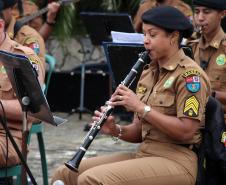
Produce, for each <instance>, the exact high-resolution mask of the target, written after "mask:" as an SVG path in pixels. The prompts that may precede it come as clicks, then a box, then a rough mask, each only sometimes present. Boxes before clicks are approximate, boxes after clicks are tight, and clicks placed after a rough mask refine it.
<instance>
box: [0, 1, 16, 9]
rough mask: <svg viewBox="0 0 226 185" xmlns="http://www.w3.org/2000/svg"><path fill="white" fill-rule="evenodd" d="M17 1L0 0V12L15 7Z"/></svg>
mask: <svg viewBox="0 0 226 185" xmlns="http://www.w3.org/2000/svg"><path fill="white" fill-rule="evenodd" d="M16 2H17V0H0V6H2V7H1V10H4V9H7V8H10V7H12V6H13V5H15V4H16Z"/></svg>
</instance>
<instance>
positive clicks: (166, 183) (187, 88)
mask: <svg viewBox="0 0 226 185" xmlns="http://www.w3.org/2000/svg"><path fill="white" fill-rule="evenodd" d="M142 20H143V31H144V35H145V38H144V45H145V48H146V49H148V50H150V54H149V55H150V58H151V59H152V62H151V63H150V64H149V65H147V66H145V68H144V70H143V73H142V75H141V78H140V80H139V82H138V85H137V92H136V94H135V93H133V91H131V90H130V89H128V88H127V87H125V86H123V85H120V86H119V87H118V88H117V89H116V91H115V93H114V94H113V95H112V97H111V99H110V101H109V104H110V105H112V106H118V105H122V106H124V107H125V108H126V109H127V110H130V111H133V112H134V113H135V114H134V119H133V122H132V123H131V124H128V125H124V126H120V125H119V124H115V123H114V117H113V116H110V117H108V120H107V122H106V123H105V125H104V126H103V127H102V132H103V133H105V134H108V135H112V136H115V137H117V136H120V139H122V140H125V141H129V142H134V143H135V142H141V144H140V146H139V148H138V150H137V152H136V153H135V154H131V153H124V154H119V153H117V154H113V155H109V156H102V157H95V158H89V159H87V160H83V161H82V162H81V165H80V172H79V173H78V174H77V173H74V172H71V171H70V170H68V169H67V168H66V167H60V168H59V169H58V170H57V171H56V173H55V175H54V177H53V179H52V180H53V182H55V181H56V180H61V181H63V182H64V183H65V184H74V185H76V184H79V185H97V184H103V185H113V184H114V185H128V184H130V185H138V184H140V185H156V184H158V185H194V184H195V180H196V173H197V156H196V154H195V153H194V152H193V151H192V147H193V145H195V144H198V143H199V142H200V140H201V138H200V132H199V128H200V127H201V126H202V124H203V123H204V122H203V121H204V112H205V105H206V102H207V100H208V96H209V94H210V85H209V80H208V77H207V76H206V75H205V73H204V72H203V71H202V69H201V68H200V67H199V66H198V65H197V64H196V63H195V62H194V61H193V60H191V59H190V58H189V57H187V56H186V55H185V54H184V52H183V50H182V49H180V48H179V43H180V41H181V39H182V37H189V36H190V35H191V33H192V30H193V27H192V25H191V24H190V23H189V21H188V19H187V18H186V17H185V16H184V15H183V14H182V13H181V12H180V11H179V10H177V9H175V8H173V7H169V6H161V7H156V8H153V9H151V10H148V11H147V12H145V13H144V15H143V16H142ZM102 111H104V110H103V109H102ZM101 114H102V113H101V111H95V115H94V117H93V120H94V121H95V120H98V119H99V117H100V116H101Z"/></svg>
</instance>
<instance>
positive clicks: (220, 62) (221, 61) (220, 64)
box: [216, 54, 226, 66]
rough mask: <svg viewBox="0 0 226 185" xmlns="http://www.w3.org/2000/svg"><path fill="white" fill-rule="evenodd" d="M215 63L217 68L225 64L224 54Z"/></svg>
mask: <svg viewBox="0 0 226 185" xmlns="http://www.w3.org/2000/svg"><path fill="white" fill-rule="evenodd" d="M216 63H217V65H219V66H222V65H224V64H225V63H226V57H225V54H220V55H219V56H218V57H217V59H216Z"/></svg>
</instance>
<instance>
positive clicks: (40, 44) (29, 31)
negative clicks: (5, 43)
mask: <svg viewBox="0 0 226 185" xmlns="http://www.w3.org/2000/svg"><path fill="white" fill-rule="evenodd" d="M0 1H2V3H3V4H4V6H5V7H4V10H3V11H2V14H3V18H4V20H5V25H6V32H7V33H8V35H9V37H10V38H11V39H13V40H15V41H16V42H18V43H20V44H21V45H24V46H27V47H30V48H31V49H33V50H34V52H35V53H36V54H37V55H38V56H39V58H40V59H41V61H42V62H43V65H45V43H44V40H43V38H42V37H41V35H40V34H39V33H38V32H37V31H36V30H35V29H33V28H31V27H30V26H27V25H25V26H22V27H21V28H20V29H19V30H18V32H17V33H15V32H14V26H15V23H16V19H15V18H14V17H13V16H12V7H13V6H14V5H15V3H16V2H17V1H16V0H0ZM43 74H45V73H44V71H43Z"/></svg>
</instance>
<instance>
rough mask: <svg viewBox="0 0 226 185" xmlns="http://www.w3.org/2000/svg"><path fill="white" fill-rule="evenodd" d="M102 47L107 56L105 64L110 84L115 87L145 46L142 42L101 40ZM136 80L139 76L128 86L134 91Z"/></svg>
mask: <svg viewBox="0 0 226 185" xmlns="http://www.w3.org/2000/svg"><path fill="white" fill-rule="evenodd" d="M103 47H104V52H105V55H106V58H107V64H108V67H109V69H110V75H111V77H112V86H113V88H116V87H117V86H118V85H119V84H120V83H121V81H122V80H123V79H124V78H125V76H126V75H127V74H128V73H129V71H130V70H131V68H132V67H133V65H134V64H135V62H136V61H137V59H138V54H139V53H140V52H142V51H144V50H145V48H144V45H143V44H133V43H131V44H125V43H112V42H103ZM139 75H140V74H139ZM138 80H139V76H138V77H137V78H136V81H135V82H133V84H132V85H131V87H130V89H132V90H133V91H134V92H135V88H136V84H137V82H138Z"/></svg>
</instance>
